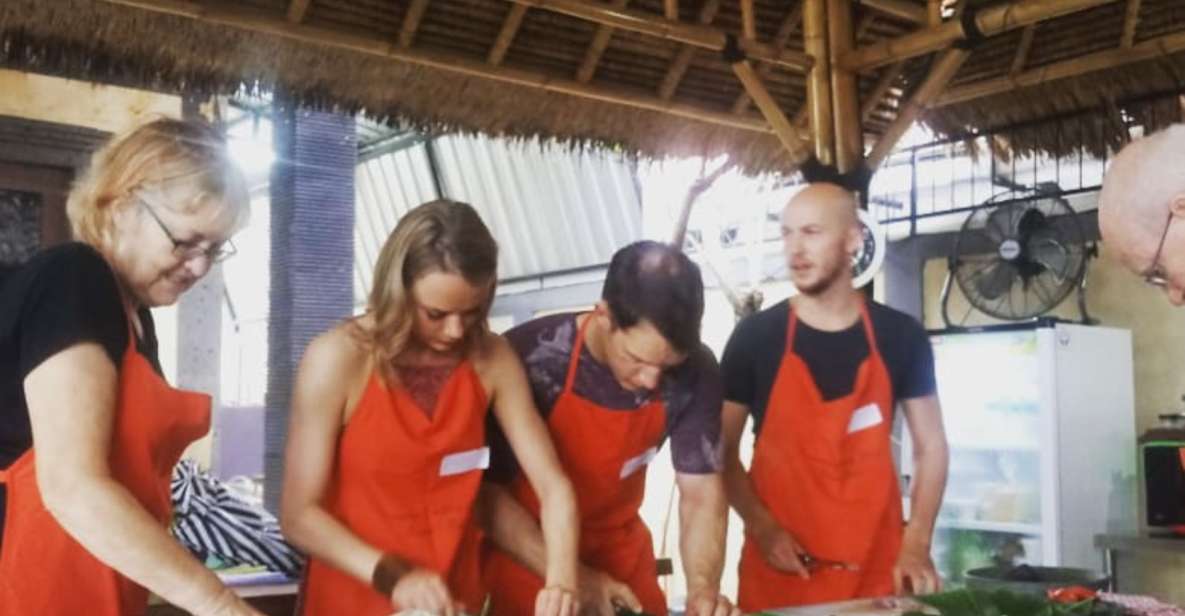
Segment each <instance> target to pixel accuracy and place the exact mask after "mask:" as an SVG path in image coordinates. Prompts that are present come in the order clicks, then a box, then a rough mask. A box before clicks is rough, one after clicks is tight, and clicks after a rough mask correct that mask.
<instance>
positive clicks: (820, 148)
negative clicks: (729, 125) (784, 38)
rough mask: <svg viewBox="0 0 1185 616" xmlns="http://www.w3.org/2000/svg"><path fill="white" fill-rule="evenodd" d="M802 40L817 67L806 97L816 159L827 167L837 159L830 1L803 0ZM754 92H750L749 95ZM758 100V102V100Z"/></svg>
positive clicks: (810, 74) (807, 83)
mask: <svg viewBox="0 0 1185 616" xmlns="http://www.w3.org/2000/svg"><path fill="white" fill-rule="evenodd" d="M802 1H803V4H804V6H803V11H802V41H803V47H804V48H805V49H806V53H807V55H809V56H811V58H813V59H814V62H815V64H814V66H813V67H811V72H810V73H809V74H808V75H807V80H806V98H807V103H808V106H809V109H810V117H811V129H812V131H813V132H814V136H815V158H816V159H818V161H819V162H820V163H821V164H823V165H826V166H830V165H832V164H834V162H835V132H834V131H835V124H834V123H833V120H832V116H831V111H832V106H831V58H830V53H829V49H828V48H827V0H802ZM752 95H753V93H752V92H750V93H749V96H752ZM754 102H756V101H754Z"/></svg>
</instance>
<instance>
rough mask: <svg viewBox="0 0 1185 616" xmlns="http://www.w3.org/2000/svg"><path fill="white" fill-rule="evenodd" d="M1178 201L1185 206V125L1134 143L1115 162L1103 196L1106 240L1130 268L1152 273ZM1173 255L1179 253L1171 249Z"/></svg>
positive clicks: (1101, 208) (1101, 220) (1102, 221)
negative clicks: (1168, 222)
mask: <svg viewBox="0 0 1185 616" xmlns="http://www.w3.org/2000/svg"><path fill="white" fill-rule="evenodd" d="M1178 200H1185V124H1174V125H1173V126H1170V127H1169V128H1167V129H1164V130H1162V131H1160V132H1157V133H1154V134H1152V135H1149V136H1147V137H1144V138H1143V139H1139V140H1137V141H1134V142H1132V143H1131V144H1129V145H1128V146H1127V147H1125V148H1123V150H1121V151H1120V152H1119V155H1118V156H1116V157H1115V160H1114V161H1112V162H1111V165H1110V167H1108V169H1107V174H1106V176H1105V177H1104V179H1103V190H1102V192H1101V193H1100V194H1099V230H1100V231H1101V232H1102V235H1103V240H1104V241H1105V242H1106V244H1107V246H1108V248H1109V249H1111V250H1114V251H1115V253H1116V254H1117V255H1118V256H1119V258H1120V259H1121V260H1122V261H1123V262H1124V264H1126V265H1127V266H1128V267H1129V268H1131V269H1133V270H1135V271H1143V270H1145V269H1147V268H1148V267H1150V266H1151V265H1152V260H1153V257H1154V255H1155V253H1156V247H1157V245H1158V244H1159V243H1160V237H1161V234H1162V233H1163V232H1164V230H1165V223H1166V221H1167V220H1168V216H1169V212H1170V211H1172V209H1173V203H1174V202H1175V201H1178ZM1181 203H1182V205H1181V207H1182V208H1185V201H1181ZM1181 248H1185V247H1181ZM1170 250H1172V251H1176V250H1178V248H1177V247H1176V246H1172V247H1170V245H1168V244H1166V246H1165V251H1166V252H1169V251H1170Z"/></svg>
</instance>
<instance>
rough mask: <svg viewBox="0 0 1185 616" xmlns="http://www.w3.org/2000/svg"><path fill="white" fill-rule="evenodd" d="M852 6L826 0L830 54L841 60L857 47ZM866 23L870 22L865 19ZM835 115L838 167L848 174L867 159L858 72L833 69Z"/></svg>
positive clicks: (836, 161)
mask: <svg viewBox="0 0 1185 616" xmlns="http://www.w3.org/2000/svg"><path fill="white" fill-rule="evenodd" d="M852 9H853V4H852V3H851V2H849V0H827V45H828V50H829V51H828V55H829V56H830V57H832V58H838V57H840V56H842V55H843V54H845V53H847V52H848V51H850V50H851V49H852V48H853V47H855V45H856V36H855V32H854V31H853V29H852ZM865 19H866V21H867V20H868V18H867V16H866V18H865ZM831 101H832V106H833V108H832V116H833V120H834V122H835V167H836V169H837V170H838V171H839V172H840V173H848V172H849V171H852V170H853V169H856V168H857V167H859V166H860V163H862V162H863V159H864V131H863V129H862V127H861V122H860V92H859V90H858V89H857V87H856V73H854V72H852V71H850V70H846V69H844V68H843V67H840V66H832V67H831Z"/></svg>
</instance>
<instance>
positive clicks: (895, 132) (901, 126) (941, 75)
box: [868, 47, 970, 169]
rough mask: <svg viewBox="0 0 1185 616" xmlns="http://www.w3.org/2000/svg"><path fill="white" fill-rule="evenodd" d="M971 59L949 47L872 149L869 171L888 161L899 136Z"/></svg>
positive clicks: (898, 111) (956, 48) (960, 50)
mask: <svg viewBox="0 0 1185 616" xmlns="http://www.w3.org/2000/svg"><path fill="white" fill-rule="evenodd" d="M968 55H970V54H969V52H968V51H967V50H965V49H960V48H958V47H952V48H950V49H948V50H946V51H944V52H943V53H942V55H941V56H939V57H938V60H937V61H936V62H935V63H934V66H933V67H932V68H931V69H930V74H928V75H926V79H925V81H923V82H922V84H921V85H920V86H918V89H917V91H916V92H914V93H913V96H910V97H909V101H907V102H906V103H905V104H904V105H902V106H901V108H900V109H898V110H897V117H896V118H895V119H894V120H893V123H892V124H890V125H889V128H887V129H886V130H885V132H884V134H883V135H881V137H880V139H878V140H877V142H876V145H875V146H873V147H872V152H870V153H869V154H868V168H869V169H877V168H879V167H880V166H881V164H882V163H884V162H885V159H886V158H888V156H889V153H891V152H892V151H893V148H894V147H896V146H897V142H898V141H900V140H901V136H902V135H904V134H905V131H907V130H909V127H910V126H912V125H913V123H914V121H916V120H917V119H918V116H919V115H921V113H922V111H923V110H925V109H926V108H927V107H929V106H930V103H931V102H933V101H934V99H935V98H936V97H937V96H938V95H939V94H941V93H942V89H943V88H945V87H946V84H947V83H948V82H949V81H950V80H951V78H952V77H954V76H955V73H957V72H958V71H959V67H961V66H963V62H964V61H965V60H966V59H967V56H968Z"/></svg>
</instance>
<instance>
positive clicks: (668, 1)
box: [662, 0, 679, 21]
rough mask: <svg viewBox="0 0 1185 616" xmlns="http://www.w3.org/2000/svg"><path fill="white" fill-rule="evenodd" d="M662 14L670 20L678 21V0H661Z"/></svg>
mask: <svg viewBox="0 0 1185 616" xmlns="http://www.w3.org/2000/svg"><path fill="white" fill-rule="evenodd" d="M662 7H663V15H665V16H666V18H667V19H669V20H671V21H679V0H663V2H662Z"/></svg>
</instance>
